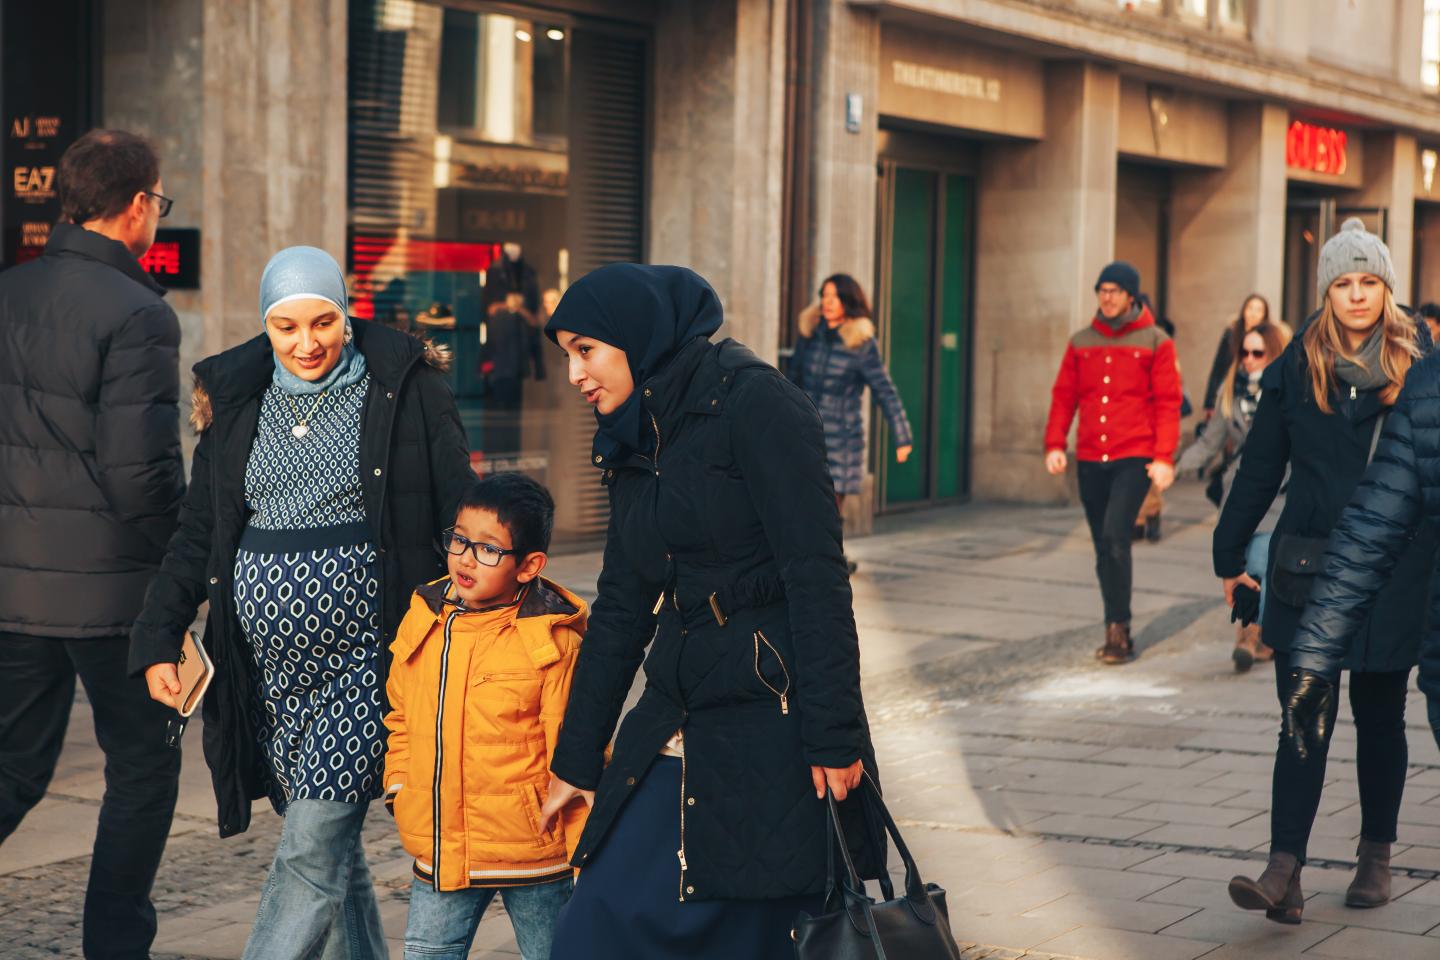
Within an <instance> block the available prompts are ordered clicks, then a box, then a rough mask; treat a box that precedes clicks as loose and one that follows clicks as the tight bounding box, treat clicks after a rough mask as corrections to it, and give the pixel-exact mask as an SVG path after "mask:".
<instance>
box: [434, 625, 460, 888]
mask: <svg viewBox="0 0 1440 960" xmlns="http://www.w3.org/2000/svg"><path fill="white" fill-rule="evenodd" d="M458 616H460V611H459V610H456V611H454V612H452V613H451V614H450V616H448V617H446V618H445V644H444V646H442V647H441V648H440V696H439V699H438V700H437V701H436V703H437V706H436V708H435V789H434V790H432V791H431V796H430V803H431V807H430V820H431V826H432V828H433V830H434V848H433V849H432V850H431V851H430V854H431V855H430V859H431V861H432V862H431V864H430V866H431V868H432V870H433V872H432V873H431V875H430V882H431V884H432V885H433V886H434V887H435V892H436V893H439V892H440V779H441V777H442V775H443V774H442V771H443V770H444V760H445V738H444V730H445V681H446V679H447V678H448V674H449V672H450V626H451V624H453V623H454V622H455V618H456V617H458Z"/></svg>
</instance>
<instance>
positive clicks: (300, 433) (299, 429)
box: [290, 423, 310, 440]
mask: <svg viewBox="0 0 1440 960" xmlns="http://www.w3.org/2000/svg"><path fill="white" fill-rule="evenodd" d="M309 432H310V428H309V427H307V426H305V424H303V423H297V424H295V426H293V427H291V428H290V435H291V436H292V437H294V438H295V439H296V440H303V439H304V438H305V434H307V433H309Z"/></svg>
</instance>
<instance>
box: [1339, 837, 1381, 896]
mask: <svg viewBox="0 0 1440 960" xmlns="http://www.w3.org/2000/svg"><path fill="white" fill-rule="evenodd" d="M1355 858H1356V859H1357V860H1358V861H1359V863H1357V864H1356V865H1355V879H1354V880H1352V881H1351V882H1350V889H1348V890H1346V891H1345V906H1347V907H1360V908H1361V909H1367V908H1369V907H1378V906H1380V905H1381V904H1386V903H1389V902H1390V844H1388V843H1381V842H1380V841H1378V840H1366V839H1364V838H1362V839H1361V840H1360V846H1359V847H1357V848H1356V850H1355Z"/></svg>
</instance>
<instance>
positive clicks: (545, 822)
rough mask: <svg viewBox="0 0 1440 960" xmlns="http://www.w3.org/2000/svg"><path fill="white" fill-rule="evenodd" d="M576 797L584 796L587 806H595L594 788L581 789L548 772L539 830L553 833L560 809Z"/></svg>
mask: <svg viewBox="0 0 1440 960" xmlns="http://www.w3.org/2000/svg"><path fill="white" fill-rule="evenodd" d="M576 797H584V798H585V806H587V807H594V806H595V791H594V790H581V789H580V788H579V787H577V786H573V785H571V784H568V783H566V782H565V781H564V780H561V779H560V778H559V777H557V776H555V774H553V773H552V774H550V785H549V786H548V787H546V788H545V803H544V805H543V806H541V807H540V832H541V833H554V832H555V821H556V819H557V818H558V817H559V816H560V811H561V810H564V809H565V806H566V805H567V804H568V803H570V801H571V800H574V799H575V798H576Z"/></svg>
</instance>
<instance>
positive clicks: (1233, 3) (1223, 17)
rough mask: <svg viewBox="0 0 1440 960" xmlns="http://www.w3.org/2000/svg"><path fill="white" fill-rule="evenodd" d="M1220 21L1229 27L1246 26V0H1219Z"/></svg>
mask: <svg viewBox="0 0 1440 960" xmlns="http://www.w3.org/2000/svg"><path fill="white" fill-rule="evenodd" d="M1218 2H1219V4H1220V22H1221V23H1223V24H1225V25H1226V26H1229V27H1243V26H1245V0H1218Z"/></svg>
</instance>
